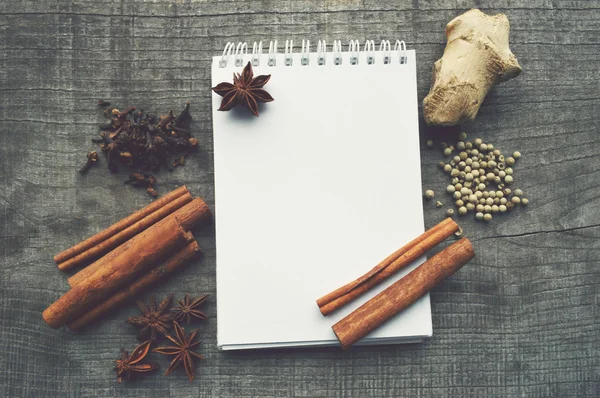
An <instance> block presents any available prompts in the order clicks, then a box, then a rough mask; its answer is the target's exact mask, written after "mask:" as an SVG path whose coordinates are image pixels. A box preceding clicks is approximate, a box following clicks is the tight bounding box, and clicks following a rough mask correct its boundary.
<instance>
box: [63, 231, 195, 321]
mask: <svg viewBox="0 0 600 398" xmlns="http://www.w3.org/2000/svg"><path fill="white" fill-rule="evenodd" d="M200 253H202V250H200V247H199V246H198V243H197V242H196V240H193V241H192V242H191V243H190V244H188V245H187V246H186V247H184V248H183V249H182V250H181V251H179V252H176V253H175V254H174V255H172V256H171V257H169V258H168V259H167V260H166V261H164V262H163V263H162V264H160V265H159V266H157V267H155V268H152V269H151V270H150V272H148V273H147V274H144V275H142V276H141V277H140V279H138V280H136V281H135V282H133V283H132V284H131V285H129V286H126V287H124V288H123V289H121V290H120V291H118V292H117V293H115V294H114V295H112V296H110V297H109V298H108V299H106V300H105V301H103V302H101V303H100V304H98V305H97V306H96V307H93V308H92V309H91V310H90V311H87V312H85V313H84V314H83V315H81V316H80V317H79V318H77V319H75V320H74V321H72V322H69V323H68V324H67V327H68V328H69V329H71V330H81V329H83V328H84V327H85V326H87V325H88V324H90V323H91V322H93V321H95V320H97V319H98V318H100V317H101V316H102V315H104V314H106V313H107V312H109V311H110V310H112V309H113V308H115V307H116V306H118V305H119V304H121V303H123V302H124V301H126V300H129V299H131V298H133V297H135V296H137V295H138V294H140V293H141V292H142V291H144V290H146V289H147V288H149V287H150V286H152V285H154V284H156V283H158V282H160V281H161V280H163V279H165V278H166V277H167V276H168V275H169V274H172V273H173V272H175V271H177V270H178V269H180V268H182V267H183V266H184V265H186V264H188V263H189V262H190V260H192V259H193V258H194V257H196V256H197V255H198V254H200Z"/></svg>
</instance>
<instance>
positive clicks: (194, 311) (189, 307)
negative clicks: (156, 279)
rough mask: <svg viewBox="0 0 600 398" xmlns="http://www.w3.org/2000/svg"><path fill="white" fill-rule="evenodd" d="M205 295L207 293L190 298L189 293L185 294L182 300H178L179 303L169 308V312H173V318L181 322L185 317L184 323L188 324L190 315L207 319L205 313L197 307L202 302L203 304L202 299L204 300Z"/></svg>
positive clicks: (206, 295)
mask: <svg viewBox="0 0 600 398" xmlns="http://www.w3.org/2000/svg"><path fill="white" fill-rule="evenodd" d="M207 297H208V294H205V295H204V296H200V297H198V298H197V299H195V300H193V299H192V298H190V295H189V294H186V295H185V297H184V299H183V300H179V301H178V303H179V305H178V306H177V307H175V308H173V309H171V312H173V313H174V314H175V320H177V321H179V322H181V321H183V320H184V319H185V323H186V324H189V323H190V318H191V317H194V318H198V319H202V320H204V319H208V317H207V316H206V314H204V313H203V312H202V311H200V310H199V309H198V308H199V307H200V306H201V305H202V304H204V301H206V298H207Z"/></svg>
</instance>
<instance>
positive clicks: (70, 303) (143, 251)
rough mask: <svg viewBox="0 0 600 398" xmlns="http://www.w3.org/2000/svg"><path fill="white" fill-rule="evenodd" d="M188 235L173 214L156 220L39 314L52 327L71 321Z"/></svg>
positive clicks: (181, 243)
mask: <svg viewBox="0 0 600 398" xmlns="http://www.w3.org/2000/svg"><path fill="white" fill-rule="evenodd" d="M192 239H193V236H192V234H191V232H187V231H186V230H185V229H183V228H182V227H181V225H180V223H179V221H178V220H177V218H175V217H168V218H166V219H164V220H161V221H159V222H158V223H156V224H154V225H153V226H151V227H150V228H148V229H146V230H145V231H143V232H142V233H140V234H139V235H137V236H135V237H134V238H132V239H130V240H129V241H127V243H126V245H127V247H128V248H127V250H124V251H123V252H122V253H120V254H119V255H118V256H116V257H115V258H114V259H113V261H111V262H110V263H109V264H106V266H104V267H102V268H100V269H98V270H97V271H96V272H95V273H94V274H93V275H91V276H90V277H89V278H87V279H86V280H85V282H84V283H81V284H79V285H76V286H75V287H73V288H72V289H71V290H69V291H68V292H67V293H66V294H65V295H63V296H62V297H61V298H59V299H58V300H57V301H56V302H54V304H52V305H51V306H50V307H48V308H47V309H46V310H45V311H44V312H43V314H42V315H43V318H44V320H45V321H46V323H48V325H50V326H51V327H53V328H59V327H61V326H63V325H64V324H66V323H67V322H71V321H72V320H74V319H76V318H77V317H79V316H81V315H82V314H83V313H84V312H85V311H88V310H90V309H91V308H93V307H94V306H96V305H97V304H99V303H100V302H101V301H102V300H105V299H107V298H108V297H109V296H110V295H111V294H112V293H114V292H115V291H116V290H119V289H120V288H121V287H122V286H124V285H125V284H126V283H128V282H131V280H132V279H134V278H135V277H136V276H137V275H139V273H140V272H142V271H144V270H145V269H148V268H150V267H151V266H152V265H156V264H157V263H159V262H160V261H162V260H164V259H165V258H167V257H168V255H169V254H170V253H172V252H174V251H175V250H179V249H181V248H183V247H184V246H187V245H188V243H189V242H190V241H191V240H192Z"/></svg>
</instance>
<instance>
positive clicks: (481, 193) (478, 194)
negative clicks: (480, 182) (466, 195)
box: [475, 191, 483, 200]
mask: <svg viewBox="0 0 600 398" xmlns="http://www.w3.org/2000/svg"><path fill="white" fill-rule="evenodd" d="M482 196H483V192H481V191H475V197H476V198H477V200H479V199H481V197H482Z"/></svg>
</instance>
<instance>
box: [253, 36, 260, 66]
mask: <svg viewBox="0 0 600 398" xmlns="http://www.w3.org/2000/svg"><path fill="white" fill-rule="evenodd" d="M261 54H262V41H259V42H258V43H256V42H254V44H253V45H252V66H258V65H260V55H261Z"/></svg>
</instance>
